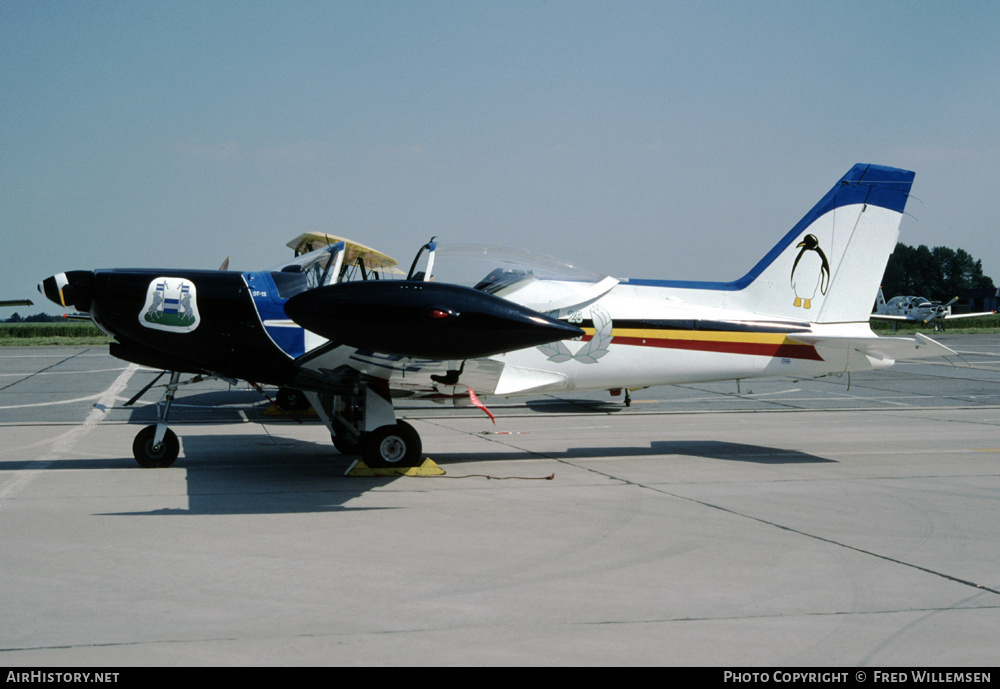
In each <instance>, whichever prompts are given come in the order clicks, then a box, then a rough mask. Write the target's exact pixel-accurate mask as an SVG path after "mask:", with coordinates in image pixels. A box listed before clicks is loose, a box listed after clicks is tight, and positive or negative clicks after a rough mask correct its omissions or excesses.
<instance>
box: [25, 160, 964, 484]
mask: <svg viewBox="0 0 1000 689" xmlns="http://www.w3.org/2000/svg"><path fill="white" fill-rule="evenodd" d="M913 178H914V173H912V172H909V171H907V170H899V169H896V168H891V167H882V166H878V165H867V164H859V165H855V166H854V167H853V168H852V169H851V170H850V171H849V172H848V173H847V174H846V175H844V177H842V178H841V179H840V180H839V181H838V182H837V183H836V184H835V185H834V187H833V188H832V189H831V190H830V191H829V192H828V193H827V194H826V195H825V196H824V197H823V198H822V199H821V200H820V201H819V203H818V204H816V206H815V207H813V209H812V210H811V211H809V213H807V214H806V215H805V217H804V218H802V220H801V221H799V223H798V224H797V225H796V226H795V227H793V228H792V229H791V230H790V231H789V232H788V233H786V234H785V235H784V237H782V238H781V239H780V240H779V241H778V243H777V244H776V245H775V246H774V248H772V249H771V250H770V251H769V252H768V253H767V255H765V256H764V258H762V259H761V260H760V261H759V262H758V263H757V264H756V265H755V266H754V267H753V268H752V269H751V270H750V272H748V273H747V274H746V275H744V276H743V277H742V278H740V279H739V280H735V281H733V282H688V281H677V280H644V279H618V278H613V277H610V276H604V275H599V274H593V273H585V272H583V271H581V270H579V269H577V268H574V267H573V266H570V265H568V264H564V263H559V262H556V261H553V260H551V259H547V260H544V261H542V260H537V257H532V256H531V255H530V254H527V253H526V252H520V251H513V250H509V249H499V248H496V247H492V248H491V247H468V246H466V247H461V248H460V250H458V251H456V252H454V253H450V254H449V252H448V251H447V247H444V246H441V247H439V246H438V245H437V243H436V242H434V241H433V240H432V241H430V242H428V243H427V244H426V245H424V247H422V248H421V250H420V251H419V252H418V253H417V256H416V258H414V260H413V263H412V264H411V267H410V270H409V271H408V272H407V273H403V271H401V270H399V269H397V268H396V261H395V260H393V259H391V258H390V257H387V256H385V255H384V254H382V253H381V252H378V251H375V250H374V249H370V248H368V247H365V246H362V245H359V244H357V243H355V242H350V241H346V240H341V239H339V238H329V239H328V240H326V241H321V242H317V241H315V240H316V237H314V236H312V235H307V236H305V239H306V241H305V242H302V241H299V240H302V239H303V238H299V240H296V241H294V242H293V243H292V245H293V248H294V249H295V250H296V254H300V253H301V255H297V256H296V258H294V259H293V260H292V261H289V262H287V263H285V264H282V265H280V266H276V267H274V268H272V269H270V270H266V271H253V272H250V271H248V272H242V273H240V272H236V271H224V270H220V271H195V270H172V269H156V270H151V269H113V270H97V271H86V270H84V271H70V272H67V273H59V274H57V275H54V276H52V277H49V278H46V279H45V280H43V281H42V283H41V284H40V285H39V290H40V291H41V292H42V293H43V294H45V295H46V296H47V297H48V298H50V299H51V300H53V301H55V302H56V303H57V304H61V305H63V306H68V305H74V306H75V307H76V308H77V309H79V310H80V311H84V312H87V313H89V314H90V316H91V318H93V320H94V323H96V324H97V325H98V326H99V327H100V328H101V329H102V330H104V331H105V332H107V333H109V334H110V335H112V336H113V337H114V338H115V342H114V343H113V344H112V345H111V354H113V355H114V356H117V357H119V358H122V359H125V360H126V361H133V362H136V363H139V364H144V365H146V366H150V367H154V368H156V369H163V370H164V371H170V372H171V377H170V384H169V385H168V386H167V391H166V392H165V393H164V398H163V404H162V405H160V407H159V414H158V421H157V423H156V425H154V426H149V427H147V428H145V429H143V431H141V432H140V433H139V435H138V436H136V439H135V442H134V443H133V453H134V455H135V458H136V460H137V461H138V462H139V463H140V464H142V465H143V466H169V465H170V464H171V463H172V462H173V461H174V459H175V458H176V457H177V455H178V451H179V443H178V439H177V437H176V436H175V435H174V433H173V432H172V431H170V430H169V429H168V428H167V414H168V412H169V408H170V402H171V400H172V399H173V396H174V393H175V392H176V390H177V387H178V385H180V384H181V383H180V381H179V376H180V374H181V373H190V374H198V375H210V376H216V377H219V378H224V379H241V380H248V381H256V382H258V383H265V384H269V385H275V386H279V387H280V388H283V389H285V390H291V391H293V392H296V393H297V392H299V391H300V392H301V393H302V394H303V395H304V397H305V398H306V399H307V400H308V402H309V403H310V404H311V405H312V406H313V408H314V409H316V411H317V412H318V414H319V416H320V417H321V418H322V419H323V421H324V423H325V424H326V425H327V427H328V428H329V430H330V431H331V434H332V435H333V439H334V444H335V445H336V447H337V448H338V449H340V450H342V451H343V452H345V453H349V454H352V453H360V454H361V455H362V456H363V458H364V460H365V461H366V462H367V463H368V464H369V466H415V465H419V464H420V463H421V462H422V454H421V452H422V449H421V441H420V437H419V435H418V434H417V431H416V430H415V429H414V428H413V427H412V426H411V425H410V424H408V423H406V422H405V421H402V420H398V419H397V417H396V413H395V410H394V408H393V403H392V402H393V399H394V398H399V397H406V396H413V397H423V398H431V399H451V400H454V401H455V402H457V403H459V402H469V403H471V404H475V405H477V406H483V405H482V402H481V401H480V399H479V398H480V396H483V397H488V396H496V397H512V396H519V395H535V394H539V393H548V392H566V391H572V390H609V391H611V392H612V393H615V392H616V391H617V392H620V391H621V390H622V389H629V388H631V389H636V388H642V387H649V386H653V385H674V384H681V383H695V382H705V381H718V380H740V379H743V378H761V377H773V376H819V375H825V374H840V373H845V372H848V371H863V370H869V369H875V368H882V367H886V366H891V365H892V364H893V363H894V362H895V361H896V360H897V359H908V358H920V357H936V356H943V355H949V354H953V353H954V352H952V350H950V349H948V348H947V347H944V346H942V345H940V344H938V343H937V342H935V341H934V340H931V339H930V338H928V337H926V336H924V335H922V334H920V333H916V334H915V335H914V336H912V337H877V336H876V335H875V334H874V333H873V332H872V330H871V327H870V325H869V315H870V314H869V312H870V305H871V303H872V297H873V295H875V293H876V291H877V290H878V285H879V281H880V280H881V279H882V275H883V273H884V272H885V266H886V263H887V261H888V259H889V254H890V253H891V252H892V250H893V248H894V247H895V246H896V238H897V236H898V235H899V222H900V219H901V218H902V213H903V209H904V208H905V206H906V201H907V198H908V196H909V192H910V187H911V185H912V183H913ZM779 198H782V200H784V198H783V197H780V196H779ZM303 252H304V253H303ZM449 257H451V258H459V259H460V260H459V261H458V263H457V267H458V268H459V269H464V272H465V276H464V277H465V278H469V277H471V278H472V279H471V280H469V279H463V280H459V279H455V278H453V277H452V276H451V275H450V274H449V272H448V269H447V263H448V260H450V259H449ZM476 259H478V260H480V261H483V260H485V261H486V262H487V266H486V267H485V268H476V267H475V265H474V264H476V263H477V261H476ZM533 259H535V260H533ZM470 270H472V271H475V272H474V273H472V274H471V275H469V272H470ZM394 277H402V278H403V279H393V278H394ZM197 379H198V377H197V375H196V377H195V380H197ZM150 385H152V383H150ZM148 387H149V386H147V389H148ZM144 391H145V390H144ZM144 391H143V392H144ZM140 394H141V393H140ZM296 396H297V395H293V397H296ZM137 397H138V396H137ZM134 399H135V398H133V401H134ZM483 408H484V409H485V407H483Z"/></svg>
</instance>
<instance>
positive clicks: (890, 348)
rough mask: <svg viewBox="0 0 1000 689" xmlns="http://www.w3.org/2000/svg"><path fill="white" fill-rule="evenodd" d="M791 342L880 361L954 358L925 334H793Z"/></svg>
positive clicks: (947, 349)
mask: <svg viewBox="0 0 1000 689" xmlns="http://www.w3.org/2000/svg"><path fill="white" fill-rule="evenodd" d="M789 339H792V340H795V341H796V342H801V343H802V344H810V345H813V346H814V347H831V348H834V349H848V350H854V351H857V352H861V353H862V354H867V355H868V356H873V357H878V358H879V359H892V360H897V361H898V360H905V359H930V358H933V357H936V356H951V355H953V354H955V352H954V350H952V349H949V348H948V347H945V346H944V345H943V344H941V343H939V342H935V341H934V340H932V339H931V338H929V337H927V336H926V335H922V334H920V333H915V334H914V336H913V337H912V338H910V337H837V336H835V335H800V334H795V335H790V336H789Z"/></svg>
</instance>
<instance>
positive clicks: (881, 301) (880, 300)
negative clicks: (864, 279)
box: [875, 287, 885, 311]
mask: <svg viewBox="0 0 1000 689" xmlns="http://www.w3.org/2000/svg"><path fill="white" fill-rule="evenodd" d="M883 309H885V295H884V294H882V288H881V287H879V288H878V296H877V297H875V311H882V310H883Z"/></svg>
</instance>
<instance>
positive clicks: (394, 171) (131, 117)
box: [0, 0, 1000, 318]
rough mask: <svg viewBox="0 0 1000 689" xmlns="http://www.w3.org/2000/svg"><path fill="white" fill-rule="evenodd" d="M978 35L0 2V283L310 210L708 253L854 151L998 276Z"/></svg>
mask: <svg viewBox="0 0 1000 689" xmlns="http://www.w3.org/2000/svg"><path fill="white" fill-rule="evenodd" d="M998 37H1000V11H998V7H997V5H996V3H995V2H975V1H970V0H966V1H963V2H959V3H955V2H878V1H868V2H854V1H843V0H841V1H838V2H801V1H795V2H781V1H777V0H775V1H769V2H755V1H752V0H746V1H736V0H731V1H727V2H711V1H709V2H705V1H699V2H694V1H693V0H690V1H686V2H667V1H664V0H658V1H656V2H614V1H612V0H605V1H603V2H586V1H584V0H570V1H567V2H561V1H548V2H545V1H543V0H532V1H530V2H514V1H508V0H497V1H495V2H486V1H478V0H462V1H459V2H430V1H413V2H402V1H400V2H377V1H373V0H364V1H362V2H346V1H342V2H333V1H317V2H289V1H282V2H248V1H246V0H241V1H240V2H232V3H229V2H212V1H211V0H199V1H197V2H183V1H179V0H170V1H169V2H153V1H151V0H140V1H136V0H127V1H121V2H101V1H94V0H91V1H86V2H63V1H51V0H4V2H2V3H0V234H2V238H3V241H2V247H0V251H2V254H0V255H2V257H3V258H2V259H0V260H2V263H0V298H21V297H30V298H33V299H35V300H36V305H41V304H42V301H41V295H38V294H37V292H35V284H36V283H37V282H38V281H39V280H40V279H42V278H44V277H46V276H47V275H50V274H53V273H56V272H60V271H63V270H70V269H80V268H85V269H89V268H97V267H122V266H160V267H166V266H174V267H177V266H184V267H193V268H215V267H218V265H219V264H220V263H221V262H222V260H223V259H224V258H225V257H226V256H229V255H231V256H232V264H231V267H232V268H234V269H258V268H263V267H267V266H270V265H273V264H274V263H277V262H278V261H280V260H284V258H286V256H288V255H290V254H289V251H288V249H286V248H285V247H284V244H285V242H287V241H288V240H290V239H291V238H292V237H294V236H296V235H298V234H300V233H301V232H304V231H308V230H317V231H325V232H330V233H334V234H341V235H345V236H347V237H351V238H354V239H356V240H358V241H360V242H363V243H365V244H369V245H373V246H376V247H379V248H381V249H383V250H384V251H386V252H387V253H389V254H391V255H395V256H396V257H397V258H399V259H400V262H402V263H408V262H409V260H410V258H411V257H412V255H413V253H414V252H415V251H416V249H417V248H418V247H419V246H420V245H421V244H422V243H423V242H425V241H426V240H427V239H428V238H429V237H430V236H431V235H437V236H438V237H439V239H440V240H442V241H458V242H483V243H499V244H505V245H510V246H515V247H522V248H527V249H532V250H536V251H538V252H541V253H546V254H550V255H554V256H558V257H564V258H568V259H571V260H573V261H575V262H577V263H579V264H581V265H584V266H587V267H590V268H593V269H595V270H598V271H602V272H606V273H609V274H612V275H616V276H618V277H661V278H678V279H711V280H716V279H717V280H728V279H733V278H736V277H739V276H741V275H742V274H743V273H744V272H746V270H747V269H748V268H749V267H750V266H752V265H753V264H754V263H755V262H756V261H757V260H758V259H759V258H760V257H761V256H763V254H764V253H766V251H767V250H768V249H769V248H770V247H771V246H772V245H773V243H774V242H775V241H776V240H777V239H778V238H779V237H780V236H781V235H782V234H783V233H784V232H785V231H787V230H788V229H789V228H790V227H791V226H792V225H793V224H794V223H795V222H796V221H797V220H798V219H799V218H800V217H801V216H802V215H803V214H804V213H805V212H806V211H808V210H809V208H810V207H811V206H812V205H813V203H814V202H815V201H817V200H818V199H819V198H820V196H822V195H823V194H824V193H825V192H826V191H827V190H828V189H829V188H830V187H831V186H832V184H833V183H834V182H835V181H836V180H837V179H838V178H839V177H840V176H841V175H842V174H843V173H844V172H846V171H847V170H848V169H849V168H850V167H851V166H852V165H853V164H854V163H857V162H873V163H879V164H884V165H892V166H896V167H903V168H908V169H912V170H915V171H916V173H917V177H916V183H915V185H914V187H913V194H914V195H915V196H916V197H917V198H918V199H919V201H917V200H911V202H910V204H909V205H908V207H907V211H908V212H909V213H910V214H912V215H913V216H914V217H912V218H910V217H907V218H904V221H903V227H902V235H901V237H900V240H901V241H903V242H905V243H907V244H912V245H918V244H927V245H929V246H938V245H946V246H951V247H961V248H964V249H966V250H967V251H969V252H970V253H971V254H972V255H973V256H976V257H977V258H981V259H982V260H983V266H984V269H985V271H986V273H987V274H989V275H991V276H992V277H993V278H994V280H996V281H998V282H1000V251H998V248H997V247H998V244H997V239H996V238H997V236H998V234H1000V222H998V211H997V196H998V195H1000V184H998V182H1000V174H998V171H997V169H998V165H1000V40H998ZM45 304H46V305H47V306H45V307H44V308H45V309H46V310H49V311H50V312H55V307H52V309H49V308H48V303H47V302H45ZM11 312H12V310H10V309H4V313H2V314H0V317H4V318H5V317H7V316H9V315H10V313H11ZM20 312H21V313H22V314H26V313H29V312H35V311H34V310H32V309H28V308H25V309H20Z"/></svg>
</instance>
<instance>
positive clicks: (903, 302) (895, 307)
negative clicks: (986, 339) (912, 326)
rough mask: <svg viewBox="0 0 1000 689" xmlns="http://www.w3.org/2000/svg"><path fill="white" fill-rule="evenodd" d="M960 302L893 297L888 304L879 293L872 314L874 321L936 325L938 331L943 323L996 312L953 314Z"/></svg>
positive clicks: (880, 291)
mask: <svg viewBox="0 0 1000 689" xmlns="http://www.w3.org/2000/svg"><path fill="white" fill-rule="evenodd" d="M957 301H958V297H955V298H954V299H952V300H951V301H949V302H948V303H947V304H941V303H936V302H933V301H931V300H930V299H926V298H924V297H893V298H892V299H890V300H889V301H888V302H887V301H886V300H885V296H884V295H883V294H882V290H881V289H879V291H878V299H877V301H876V303H875V312H874V313H872V315H871V318H872V320H877V321H892V322H893V323H920V324H922V325H927V324H928V323H933V324H934V329H935V330H937V329H938V326H939V324H940V322H941V321H945V320H948V321H950V320H954V319H958V318H980V317H982V316H992V315H994V314H995V313H996V311H978V312H976V313H952V312H951V306H952V304H954V303H955V302H957Z"/></svg>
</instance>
